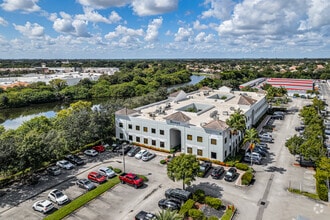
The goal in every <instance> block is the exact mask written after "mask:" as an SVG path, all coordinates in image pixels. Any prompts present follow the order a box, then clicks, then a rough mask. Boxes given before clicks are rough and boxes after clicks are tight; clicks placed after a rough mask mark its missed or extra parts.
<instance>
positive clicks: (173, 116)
mask: <svg viewBox="0 0 330 220" xmlns="http://www.w3.org/2000/svg"><path fill="white" fill-rule="evenodd" d="M164 119H166V120H172V121H179V122H187V121H190V119H191V118H189V117H188V116H187V115H185V114H183V113H182V112H175V113H173V114H171V115H169V116H166V117H164Z"/></svg>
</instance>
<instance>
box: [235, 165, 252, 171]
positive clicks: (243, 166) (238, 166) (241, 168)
mask: <svg viewBox="0 0 330 220" xmlns="http://www.w3.org/2000/svg"><path fill="white" fill-rule="evenodd" d="M235 167H236V168H237V169H239V170H243V171H247V170H248V169H249V166H248V165H247V164H244V163H236V164H235Z"/></svg>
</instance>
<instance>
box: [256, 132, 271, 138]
mask: <svg viewBox="0 0 330 220" xmlns="http://www.w3.org/2000/svg"><path fill="white" fill-rule="evenodd" d="M259 138H272V139H273V136H272V135H271V134H270V133H262V134H259Z"/></svg>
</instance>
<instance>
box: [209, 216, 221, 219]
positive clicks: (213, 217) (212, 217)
mask: <svg viewBox="0 0 330 220" xmlns="http://www.w3.org/2000/svg"><path fill="white" fill-rule="evenodd" d="M207 220H219V218H218V217H216V216H210V217H208V219H207Z"/></svg>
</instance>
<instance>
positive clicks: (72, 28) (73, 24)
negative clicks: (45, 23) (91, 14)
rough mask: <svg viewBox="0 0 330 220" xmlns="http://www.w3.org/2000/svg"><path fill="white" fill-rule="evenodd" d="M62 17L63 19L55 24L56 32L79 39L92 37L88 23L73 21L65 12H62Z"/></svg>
mask: <svg viewBox="0 0 330 220" xmlns="http://www.w3.org/2000/svg"><path fill="white" fill-rule="evenodd" d="M60 15H61V17H62V18H56V19H55V21H54V23H53V28H54V30H55V31H57V32H60V33H65V34H71V35H74V36H77V37H91V35H90V34H89V33H88V30H87V25H88V23H87V21H83V20H80V19H73V18H72V17H71V15H69V14H67V13H65V12H60Z"/></svg>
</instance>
